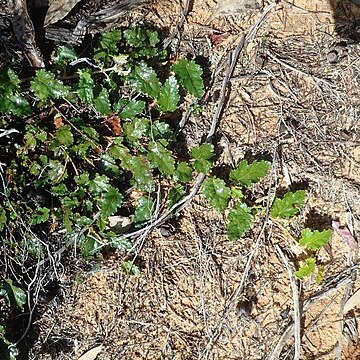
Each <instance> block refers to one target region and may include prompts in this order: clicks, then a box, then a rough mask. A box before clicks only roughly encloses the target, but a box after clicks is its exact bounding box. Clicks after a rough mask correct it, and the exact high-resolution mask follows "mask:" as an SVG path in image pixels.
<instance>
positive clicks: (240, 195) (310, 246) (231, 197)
mask: <svg viewBox="0 0 360 360" xmlns="http://www.w3.org/2000/svg"><path fill="white" fill-rule="evenodd" d="M269 169H270V163H269V162H267V161H264V160H261V161H258V160H255V161H253V162H252V163H248V161H247V160H243V161H241V162H240V163H239V164H238V165H237V166H236V168H235V169H233V170H231V172H230V174H229V181H228V182H225V181H224V180H222V179H219V178H217V177H215V176H213V177H208V178H207V179H206V180H205V182H204V183H203V186H202V193H203V194H204V196H205V198H206V199H207V200H208V202H209V204H210V205H211V206H213V207H214V208H215V209H216V210H217V211H219V212H225V214H226V217H227V235H228V238H229V239H230V240H238V239H240V238H241V237H243V236H244V235H245V234H246V232H247V231H248V230H250V229H251V228H252V226H253V224H254V220H255V218H256V216H257V214H261V213H263V212H264V208H263V207H261V206H258V205H256V206H251V207H250V206H249V205H248V204H247V203H246V201H245V200H246V196H245V195H244V194H245V191H246V189H247V188H248V187H249V186H250V185H252V184H255V183H257V182H259V181H260V180H261V179H262V178H263V177H265V176H266V174H267V173H268V171H269ZM305 199H306V192H305V191H304V190H298V191H295V192H291V191H288V192H287V193H285V195H284V196H283V197H282V198H279V197H278V198H275V200H274V202H273V204H272V206H271V208H270V212H269V215H270V218H271V219H273V220H276V219H282V220H283V221H287V222H288V221H289V220H291V219H292V218H294V217H295V216H296V215H298V213H299V210H300V209H301V207H302V206H303V205H304V202H305ZM330 238H331V230H323V231H318V230H312V229H309V228H305V229H303V231H302V232H301V235H300V237H299V239H298V244H299V246H301V247H303V248H304V250H305V252H306V256H305V258H304V260H303V265H302V266H301V267H300V268H299V269H298V270H297V271H295V273H294V275H295V276H296V277H297V278H298V279H302V278H304V277H306V276H310V275H312V274H313V273H314V272H315V271H316V269H317V281H321V278H322V267H321V266H317V264H316V253H317V251H318V250H320V249H321V248H322V247H323V246H324V245H326V244H327V243H328V242H329V241H330Z"/></svg>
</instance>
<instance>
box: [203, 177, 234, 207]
mask: <svg viewBox="0 0 360 360" xmlns="http://www.w3.org/2000/svg"><path fill="white" fill-rule="evenodd" d="M202 193H203V194H204V195H205V197H206V199H207V200H208V201H209V203H210V205H211V206H213V207H214V208H215V209H216V210H217V211H224V210H225V209H226V207H227V204H228V202H229V199H230V195H231V191H230V189H229V188H228V187H227V186H226V184H225V181H224V180H222V179H218V178H216V177H210V178H208V179H207V180H205V181H204V183H203V186H202Z"/></svg>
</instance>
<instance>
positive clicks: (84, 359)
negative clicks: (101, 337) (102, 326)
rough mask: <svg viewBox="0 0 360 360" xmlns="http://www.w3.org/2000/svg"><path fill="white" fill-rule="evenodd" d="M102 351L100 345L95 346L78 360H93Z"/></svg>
mask: <svg viewBox="0 0 360 360" xmlns="http://www.w3.org/2000/svg"><path fill="white" fill-rule="evenodd" d="M102 349H103V346H102V345H99V346H96V347H94V348H93V349H91V350H89V351H87V352H86V353H85V354H83V355H81V356H80V357H79V359H78V360H95V359H96V357H97V356H98V355H99V354H100V353H101V351H102Z"/></svg>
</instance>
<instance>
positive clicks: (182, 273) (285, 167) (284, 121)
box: [32, 0, 360, 360]
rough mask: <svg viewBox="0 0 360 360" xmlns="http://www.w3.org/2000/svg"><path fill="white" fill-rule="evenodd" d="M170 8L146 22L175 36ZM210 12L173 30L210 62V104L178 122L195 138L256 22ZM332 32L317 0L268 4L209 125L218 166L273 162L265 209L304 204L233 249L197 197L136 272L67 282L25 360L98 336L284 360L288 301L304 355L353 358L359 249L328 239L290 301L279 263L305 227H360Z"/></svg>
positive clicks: (131, 353) (351, 53)
mask: <svg viewBox="0 0 360 360" xmlns="http://www.w3.org/2000/svg"><path fill="white" fill-rule="evenodd" d="M170 3H171V4H172V2H170ZM167 5H169V2H166V1H164V2H161V3H160V2H159V4H158V5H156V7H155V10H154V11H153V12H152V13H150V14H149V15H147V20H149V21H152V22H153V23H157V21H160V20H159V17H160V18H161V21H160V23H158V25H159V26H168V27H169V33H172V31H173V30H174V29H175V26H176V24H178V23H179V21H180V13H181V9H182V7H183V5H182V4H178V5H175V6H172V7H167ZM332 5H333V7H334V6H335V5H336V4H335V5H334V4H332ZM215 7H216V3H215V2H212V1H205V2H194V4H193V6H192V9H191V11H190V13H189V15H188V17H187V21H186V22H185V24H184V27H183V29H182V30H181V31H180V34H181V41H180V42H179V43H178V44H179V51H180V52H186V53H190V54H193V55H194V56H197V57H205V58H206V59H207V60H208V63H209V64H210V72H212V75H211V76H210V78H211V80H212V81H213V87H212V89H211V91H210V92H209V98H210V99H212V101H214V102H215V104H211V103H210V104H209V105H208V106H206V107H205V108H204V110H203V112H202V113H201V114H200V116H190V118H189V120H188V121H187V122H186V124H185V127H184V136H185V138H186V139H187V141H188V142H190V143H192V142H197V141H199V140H200V139H201V137H203V136H204V135H205V134H206V133H207V132H208V130H209V128H210V126H211V119H212V116H213V112H214V109H215V107H216V101H218V100H217V99H216V96H213V94H216V90H219V89H220V87H221V81H222V79H223V77H224V74H225V72H226V69H227V66H228V65H227V63H226V60H225V59H226V56H227V54H228V52H229V50H230V49H233V48H234V47H235V46H236V44H238V43H239V39H240V38H241V36H242V35H243V33H244V32H245V34H248V32H249V31H250V30H251V29H253V25H254V24H255V23H256V21H257V20H258V19H259V17H260V13H259V12H250V13H247V14H246V15H234V16H230V17H220V18H216V19H214V20H213V21H212V22H209V18H211V11H212V10H213V9H215ZM156 14H158V15H159V17H157V16H156ZM160 14H161V15H160ZM335 28H336V26H335V24H334V20H333V17H332V7H331V6H330V5H329V4H327V3H326V2H324V1H320V0H312V1H305V0H303V1H301V0H298V1H294V4H290V3H288V2H281V4H280V5H278V6H277V7H276V8H274V9H273V10H272V11H271V13H270V16H269V17H268V18H267V19H266V20H264V21H263V22H261V26H260V28H259V31H258V32H257V34H256V36H254V37H253V38H251V41H249V43H248V44H247V46H246V47H244V49H242V52H241V53H240V58H239V60H238V63H237V67H236V69H235V74H234V76H233V78H232V80H231V88H230V90H231V91H229V92H228V93H227V101H226V108H225V111H224V112H223V114H222V116H221V121H220V124H219V128H218V132H217V140H218V152H219V160H218V164H217V165H218V166H219V169H220V170H219V171H221V167H226V166H231V165H233V164H235V163H236V162H237V161H238V160H239V159H241V158H243V157H244V156H247V157H250V158H251V157H262V158H268V159H271V160H272V162H273V172H272V173H271V175H269V177H268V178H267V179H266V181H264V182H263V183H262V184H261V185H259V186H258V187H257V188H256V191H255V193H256V194H257V199H259V202H260V203H261V204H263V205H264V206H266V205H268V204H269V203H270V202H271V199H272V197H273V196H274V194H275V193H276V192H281V191H282V190H283V189H284V188H285V187H288V186H291V187H293V188H297V187H305V188H306V189H307V190H308V193H309V200H308V203H307V206H306V209H304V211H303V213H302V214H301V215H300V216H299V218H298V219H297V220H296V221H295V222H294V223H293V224H292V225H291V227H289V226H285V227H284V224H277V223H271V222H270V221H268V219H267V217H266V216H264V217H263V218H260V219H258V223H257V226H256V227H255V229H254V230H253V231H252V232H250V233H249V234H248V236H247V237H246V238H244V239H242V240H240V241H238V242H235V243H231V242H229V241H228V240H227V239H226V235H225V230H224V217H223V215H222V214H217V213H214V212H213V211H212V210H211V209H209V208H208V207H207V205H206V204H205V203H204V202H203V200H202V198H201V196H197V197H195V198H194V200H193V202H192V204H191V205H189V206H188V207H187V208H186V209H185V211H184V212H183V213H182V214H180V215H178V217H177V219H176V221H174V222H172V223H170V224H168V225H167V226H166V228H165V227H163V228H161V229H159V230H157V231H155V232H153V233H152V234H151V236H149V237H148V238H147V239H146V240H145V242H144V243H143V247H142V249H141V252H140V253H139V257H140V258H139V261H140V263H141V264H142V269H143V271H142V275H141V276H140V277H139V278H133V277H131V278H128V279H125V276H124V274H123V273H122V271H121V269H120V264H121V258H111V259H108V260H107V261H106V262H105V263H103V264H101V268H100V269H99V270H94V271H92V272H89V273H87V274H84V279H83V281H81V282H80V283H77V284H75V285H71V286H69V287H66V288H65V287H64V289H63V297H62V301H61V303H59V301H58V300H53V303H50V304H49V305H48V306H47V311H46V313H45V314H44V315H43V317H42V318H41V319H40V320H39V321H38V323H37V325H38V326H39V328H40V331H39V333H40V336H39V340H38V342H37V344H36V346H35V348H34V349H33V350H32V353H33V354H34V355H32V356H33V358H36V359H40V358H41V359H47V358H49V359H59V360H60V359H74V358H76V357H77V356H79V355H80V354H81V353H83V352H84V351H85V350H87V349H89V348H91V347H93V346H94V345H96V344H98V343H103V344H104V346H105V351H104V353H103V354H102V355H101V356H100V358H101V359H104V360H107V359H246V360H252V359H254V360H255V359H268V358H269V359H270V358H273V359H279V358H281V359H290V358H293V355H294V326H293V321H294V320H293V319H294V316H293V311H294V305H293V304H294V299H296V297H297V296H298V299H299V303H300V304H299V307H297V306H296V310H299V311H300V314H301V316H302V318H301V322H300V325H301V328H300V335H301V338H300V342H298V346H299V347H300V352H301V354H302V358H303V359H329V360H330V359H335V358H337V359H348V358H349V359H355V358H356V356H357V355H356V354H355V355H353V356H355V357H350V355H348V354H351V352H352V350H351V349H352V347H354V346H356V345H355V344H356V343H357V341H358V336H357V332H356V330H355V329H356V328H357V326H358V324H357V321H358V320H357V318H358V316H359V309H358V308H355V309H354V310H353V311H352V312H351V313H349V314H348V315H347V316H343V315H342V309H343V306H344V303H345V301H346V299H347V298H348V297H349V296H350V295H351V293H352V292H354V291H355V290H356V289H357V288H358V287H359V281H358V279H357V273H358V268H357V267H356V266H354V264H356V262H357V259H358V253H357V250H355V251H354V250H353V249H351V248H350V247H349V246H348V245H347V244H345V243H344V242H343V240H342V239H341V238H340V237H339V236H337V235H336V234H334V236H333V239H332V243H331V246H329V247H328V248H326V249H324V250H322V251H321V252H320V254H319V259H321V262H322V263H323V264H324V267H325V278H324V280H323V282H322V284H320V285H317V284H316V283H315V281H314V279H308V280H305V281H303V282H302V283H301V284H297V285H298V288H297V291H298V295H296V294H295V295H294V289H293V291H292V289H291V284H290V281H289V277H288V269H287V266H288V267H289V269H290V271H292V270H293V269H294V266H295V265H296V256H297V254H296V248H295V247H294V238H296V236H297V234H298V233H299V231H300V230H301V228H302V227H303V226H304V225H311V226H314V227H316V226H318V227H324V226H325V227H328V226H329V225H330V224H331V220H335V219H337V220H339V221H340V223H341V225H346V224H347V225H348V226H352V227H353V229H354V233H355V235H357V236H358V234H359V230H360V225H359V219H360V207H359V206H358V204H359V203H360V192H359V188H360V181H359V179H360V177H359V175H360V167H359V161H360V156H359V154H360V136H359V129H358V122H359V111H358V108H359V102H360V97H359V91H358V88H359V82H360V80H359V79H360V77H359V76H360V75H359V65H360V49H359V46H358V45H357V44H353V45H351V44H350V45H347V48H346V49H344V51H345V52H344V54H343V57H341V58H340V59H339V61H338V62H336V63H334V64H332V63H329V62H328V60H327V59H328V58H327V54H328V52H329V51H330V50H331V49H332V48H333V45H334V43H336V41H337V40H338V36H337V34H336V33H335V32H334V31H335ZM225 32H227V33H228V35H227V37H224V41H223V42H222V43H221V44H220V45H219V46H216V47H215V46H214V45H212V44H211V41H210V38H209V34H212V33H225ZM222 65H223V66H222ZM277 247H278V248H280V249H281V253H282V254H283V255H284V259H285V261H281V259H280V258H279V253H278V252H277V251H276V248H277ZM284 259H283V260H284ZM347 269H348V270H347ZM344 271H345V272H344ZM295 304H296V301H295ZM296 329H297V330H299V328H298V326H297V327H296ZM59 341H60V344H62V343H61V342H63V343H66V344H67V345H68V348H65V349H64V347H62V346H57V343H58V342H59ZM61 348H63V349H61ZM348 349H350V350H348ZM39 354H41V355H39ZM51 354H52V355H51ZM271 356H272V357H271Z"/></svg>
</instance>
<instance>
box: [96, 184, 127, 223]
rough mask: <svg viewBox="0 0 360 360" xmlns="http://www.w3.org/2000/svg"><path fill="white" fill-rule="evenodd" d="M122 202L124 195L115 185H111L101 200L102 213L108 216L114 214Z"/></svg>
mask: <svg viewBox="0 0 360 360" xmlns="http://www.w3.org/2000/svg"><path fill="white" fill-rule="evenodd" d="M122 203H123V197H122V195H121V194H120V193H119V190H118V189H116V188H114V187H113V186H109V187H108V189H107V191H106V192H105V193H104V194H103V195H102V197H101V199H100V201H99V205H100V207H101V215H102V216H103V217H106V218H107V217H109V216H110V215H113V214H114V213H115V212H116V210H117V209H118V208H119V207H120V206H121V205H122Z"/></svg>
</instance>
